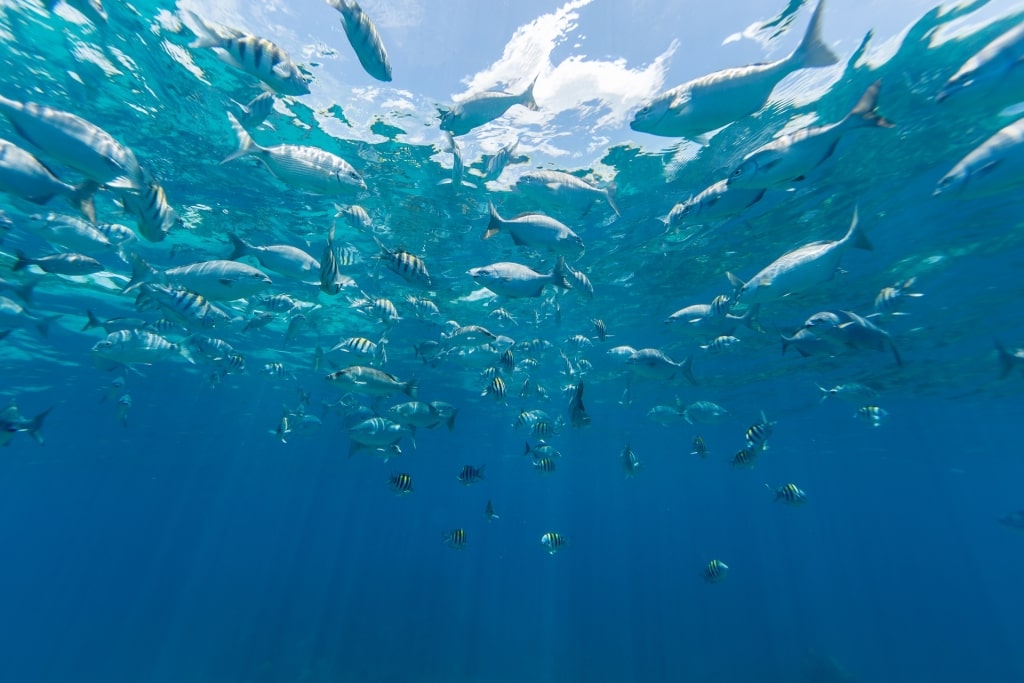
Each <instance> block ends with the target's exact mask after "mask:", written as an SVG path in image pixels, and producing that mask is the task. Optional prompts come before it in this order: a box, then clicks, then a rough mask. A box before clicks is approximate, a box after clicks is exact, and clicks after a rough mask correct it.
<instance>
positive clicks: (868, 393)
mask: <svg viewBox="0 0 1024 683" xmlns="http://www.w3.org/2000/svg"><path fill="white" fill-rule="evenodd" d="M818 389H819V390H820V391H821V400H820V401H819V403H824V402H825V400H826V399H829V398H831V397H833V396H835V397H837V398H841V399H843V400H846V401H850V402H853V403H860V404H861V405H863V404H864V401H873V400H875V399H877V398H878V392H877V391H875V390H874V389H872V388H871V387H869V386H867V385H865V384H859V383H857V382H846V383H843V384H837V385H835V386H834V387H831V388H829V389H826V388H825V387H823V386H821V385H820V384H819V385H818Z"/></svg>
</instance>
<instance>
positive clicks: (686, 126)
mask: <svg viewBox="0 0 1024 683" xmlns="http://www.w3.org/2000/svg"><path fill="white" fill-rule="evenodd" d="M824 8H825V2H824V0H819V2H818V6H817V7H816V8H815V10H814V13H813V14H812V15H811V20H810V22H809V23H808V25H807V32H806V33H805V34H804V37H803V40H802V41H801V42H800V45H799V46H797V48H796V50H794V51H793V52H792V53H791V54H790V55H789V56H787V57H785V58H784V59H781V60H779V61H776V62H771V63H769V64H752V65H750V66H744V67H736V68H731V69H724V70H722V71H716V72H714V73H711V74H708V75H706V76H702V77H700V78H696V79H694V80H692V81H688V82H686V83H684V84H682V85H680V86H676V87H675V88H672V89H671V90H668V91H666V92H665V93H663V94H661V95H659V96H657V97H656V98H654V100H653V101H651V102H649V103H648V104H646V105H644V106H643V107H642V108H641V109H640V110H639V111H638V112H637V113H636V114H635V115H634V116H633V120H632V121H631V122H630V124H629V127H630V128H632V129H633V130H635V131H639V132H642V133H648V134H650V135H660V136H664V137H680V138H686V139H689V140H694V141H696V142H700V143H701V144H706V143H707V137H706V135H705V134H706V133H709V132H711V131H714V130H717V129H719V128H721V127H723V126H727V125H729V124H730V123H733V122H734V121H737V120H739V119H741V118H743V117H745V116H749V115H750V114H753V113H755V112H756V111H758V110H760V109H761V108H762V107H764V105H765V103H766V102H767V101H768V98H769V97H770V96H771V94H772V91H773V90H774V89H775V86H776V85H778V83H779V81H781V80H782V79H783V78H785V77H786V76H788V75H789V74H791V73H793V72H794V71H798V70H800V69H811V68H820V67H826V66H831V65H833V64H835V63H837V62H838V61H839V57H838V56H837V55H836V54H835V53H834V52H833V51H832V50H831V49H830V48H829V47H828V46H827V45H826V44H825V43H824V41H823V40H822V37H821V20H822V12H823V11H824Z"/></svg>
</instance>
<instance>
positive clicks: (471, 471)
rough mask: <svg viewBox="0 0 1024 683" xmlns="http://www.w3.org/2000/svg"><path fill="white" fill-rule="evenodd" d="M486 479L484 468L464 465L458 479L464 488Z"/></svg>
mask: <svg viewBox="0 0 1024 683" xmlns="http://www.w3.org/2000/svg"><path fill="white" fill-rule="evenodd" d="M483 478H484V466H483V465H481V466H480V467H474V466H472V465H463V467H462V469H461V470H459V475H458V477H457V479H458V480H459V483H460V484H462V485H464V486H469V485H471V484H475V483H477V482H478V481H480V480H481V479H483Z"/></svg>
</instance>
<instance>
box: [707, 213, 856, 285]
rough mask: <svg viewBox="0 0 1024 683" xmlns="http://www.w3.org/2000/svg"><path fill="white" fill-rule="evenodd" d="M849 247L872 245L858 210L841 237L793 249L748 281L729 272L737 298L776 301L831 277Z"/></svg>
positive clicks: (826, 280)
mask: <svg viewBox="0 0 1024 683" xmlns="http://www.w3.org/2000/svg"><path fill="white" fill-rule="evenodd" d="M849 247H856V248H858V249H866V250H871V249H872V248H873V247H872V246H871V242H869V241H868V239H867V237H866V236H865V235H864V233H863V232H861V230H860V228H859V223H858V220H857V211H856V210H854V212H853V220H852V221H851V222H850V228H849V230H847V231H846V235H845V236H844V237H843V238H842V239H841V240H837V241H834V242H812V243H811V244H806V245H804V246H802V247H800V248H798V249H794V250H793V251H791V252H788V253H786V254H783V255H782V256H780V257H779V258H777V259H775V260H774V261H772V262H771V263H770V264H768V265H767V266H766V267H765V268H764V269H763V270H761V272H759V273H758V274H757V275H755V276H754V277H752V278H750V280H748V281H747V282H743V281H742V280H740V279H739V278H738V277H736V276H735V275H733V274H732V273H726V275H727V276H728V278H729V282H731V283H732V286H733V288H734V289H735V290H736V294H735V296H734V298H735V299H737V300H741V301H743V302H744V303H747V304H755V303H764V302H766V301H776V300H778V299H781V298H782V297H784V296H787V295H789V294H795V293H797V292H802V291H805V290H807V289H810V288H812V287H814V286H815V285H819V284H821V283H823V282H828V281H829V280H831V279H832V276H833V275H835V272H836V269H837V268H838V267H839V259H841V258H842V256H843V253H844V252H845V251H846V249H848V248H849Z"/></svg>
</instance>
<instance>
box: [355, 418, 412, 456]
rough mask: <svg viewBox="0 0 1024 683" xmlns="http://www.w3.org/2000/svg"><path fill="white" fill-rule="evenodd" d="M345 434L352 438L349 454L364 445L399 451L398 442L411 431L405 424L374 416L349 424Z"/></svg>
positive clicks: (410, 433) (409, 434)
mask: <svg viewBox="0 0 1024 683" xmlns="http://www.w3.org/2000/svg"><path fill="white" fill-rule="evenodd" d="M347 434H348V437H349V438H350V439H352V448H351V450H350V451H349V453H350V454H351V453H355V452H356V451H358V450H360V449H361V448H362V447H364V446H368V447H370V448H390V449H391V450H392V451H393V452H396V453H400V452H401V450H400V449H399V448H398V442H399V441H401V440H402V439H403V438H405V437H407V436H411V435H412V431H411V430H410V429H409V427H407V426H406V425H403V424H399V423H397V422H393V421H392V420H389V419H387V418H385V417H377V416H374V417H371V418H368V419H365V420H361V421H359V422H357V423H355V424H354V425H352V426H350V427H349V428H348V430H347Z"/></svg>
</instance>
